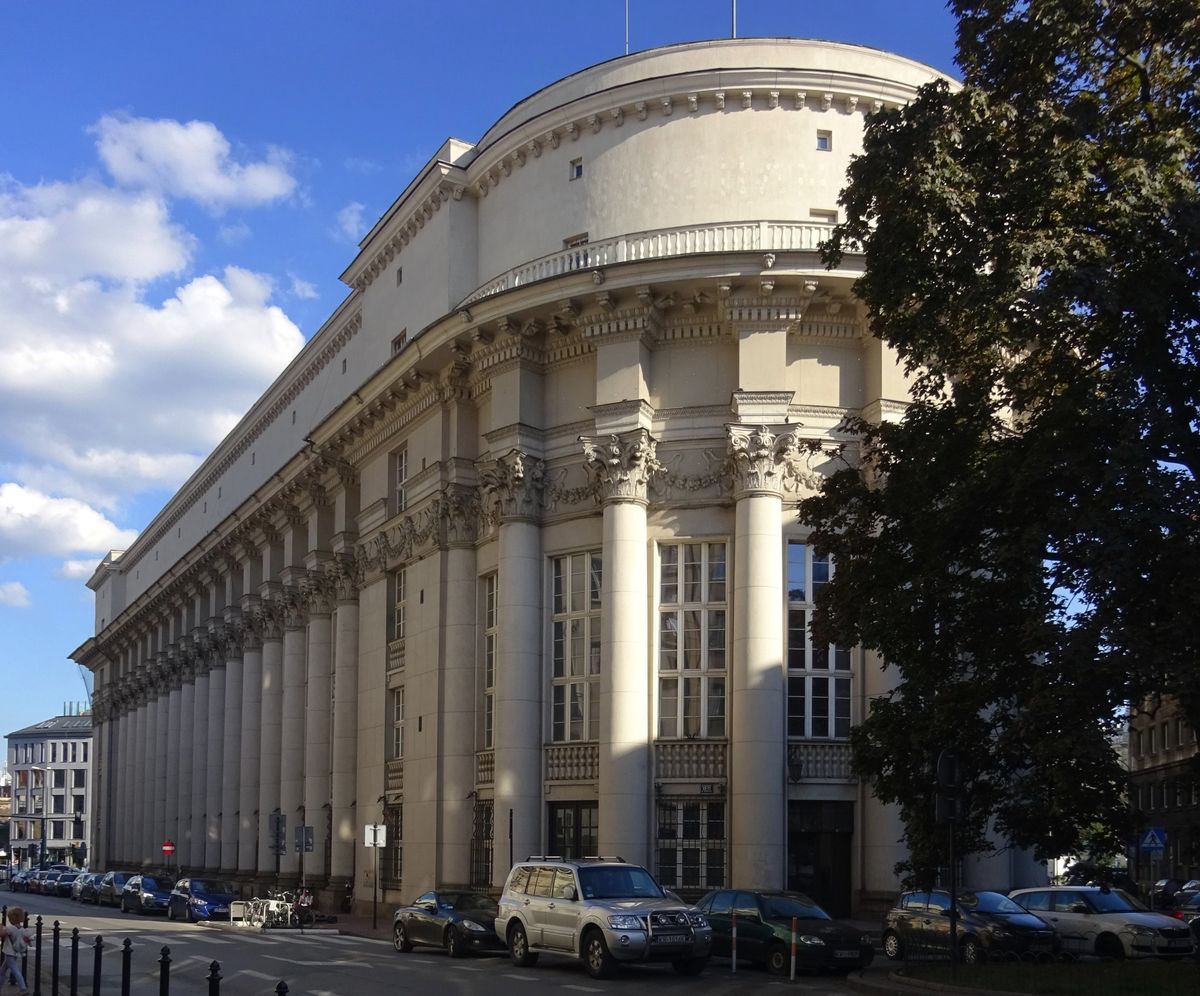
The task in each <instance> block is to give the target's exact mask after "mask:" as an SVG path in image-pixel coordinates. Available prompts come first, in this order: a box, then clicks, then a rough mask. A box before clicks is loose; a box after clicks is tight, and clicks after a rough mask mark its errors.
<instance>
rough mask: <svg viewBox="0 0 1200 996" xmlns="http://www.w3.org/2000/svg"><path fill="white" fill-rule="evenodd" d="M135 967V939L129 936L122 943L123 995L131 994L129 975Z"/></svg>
mask: <svg viewBox="0 0 1200 996" xmlns="http://www.w3.org/2000/svg"><path fill="white" fill-rule="evenodd" d="M132 967H133V941H131V940H130V939H129V938H128V937H126V938H125V943H124V944H122V945H121V996H129V976H130V970H131V968H132Z"/></svg>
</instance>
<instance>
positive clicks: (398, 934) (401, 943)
mask: <svg viewBox="0 0 1200 996" xmlns="http://www.w3.org/2000/svg"><path fill="white" fill-rule="evenodd" d="M392 947H394V948H395V949H396V950H397V951H405V952H407V951H411V950H412V941H410V940H409V939H408V931H407V930H405V929H404V924H402V923H397V924H394V925H393V926H392Z"/></svg>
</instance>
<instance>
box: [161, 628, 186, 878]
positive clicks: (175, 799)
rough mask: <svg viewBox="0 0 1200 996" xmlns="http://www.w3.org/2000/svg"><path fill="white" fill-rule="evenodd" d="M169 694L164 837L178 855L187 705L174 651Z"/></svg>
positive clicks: (162, 796)
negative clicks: (183, 720)
mask: <svg viewBox="0 0 1200 996" xmlns="http://www.w3.org/2000/svg"><path fill="white" fill-rule="evenodd" d="M168 662H169V668H168V672H169V678H168V680H169V682H170V685H169V691H168V692H167V727H166V748H165V750H164V754H165V760H164V762H163V784H162V791H161V798H162V812H163V837H164V838H169V839H171V840H173V841H174V842H175V847H176V850H175V853H176V854H178V853H179V846H180V839H179V740H180V723H181V717H180V709H181V708H182V705H183V696H182V688H183V680H182V674H181V670H180V661H179V655H178V652H177V651H175V650H172V651H170V653H169V656H168Z"/></svg>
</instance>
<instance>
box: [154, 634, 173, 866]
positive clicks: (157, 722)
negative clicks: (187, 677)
mask: <svg viewBox="0 0 1200 996" xmlns="http://www.w3.org/2000/svg"><path fill="white" fill-rule="evenodd" d="M154 695H155V700H156V703H157V704H156V706H155V710H154V713H155V715H154V747H153V750H154V791H153V792H152V793H151V797H150V816H151V820H152V822H153V827H154V829H153V831H152V833H151V834H150V846H151V848H152V850H151V858H152V859H153V857H154V856H155V854H156V853H157V854H161V853H162V842H163V841H164V840H166V839H167V741H168V738H169V737H170V736H171V732H172V731H169V730H168V729H167V728H168V726H169V725H170V718H171V705H170V703H171V698H170V696H171V672H170V665H169V662H168V660H167V654H166V652H165V651H164V652H162V653H160V654H159V655H158V676H157V680H156V682H155V689H154Z"/></svg>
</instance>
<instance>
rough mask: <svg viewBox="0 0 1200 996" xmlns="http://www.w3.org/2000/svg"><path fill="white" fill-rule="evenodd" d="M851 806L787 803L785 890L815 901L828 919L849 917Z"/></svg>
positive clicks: (831, 803) (852, 811)
mask: <svg viewBox="0 0 1200 996" xmlns="http://www.w3.org/2000/svg"><path fill="white" fill-rule="evenodd" d="M853 831H854V803H852V802H834V801H829V800H818V801H807V800H790V801H789V802H788V853H787V887H788V889H789V890H792V891H794V892H803V893H804V894H805V895H807V896H809V897H811V898H812V899H815V900H816V901H817V902H818V903H819V904H820V905H821V907H822V908H823V909H824V910H825V911H826V912H827V913H828V914H829V915H830V916H849V915H850V883H851V878H852V876H851V868H850V860H851V858H850V856H851V848H850V844H851V840H852V834H853Z"/></svg>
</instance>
